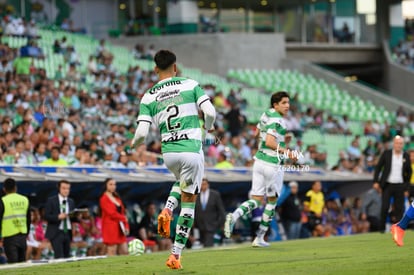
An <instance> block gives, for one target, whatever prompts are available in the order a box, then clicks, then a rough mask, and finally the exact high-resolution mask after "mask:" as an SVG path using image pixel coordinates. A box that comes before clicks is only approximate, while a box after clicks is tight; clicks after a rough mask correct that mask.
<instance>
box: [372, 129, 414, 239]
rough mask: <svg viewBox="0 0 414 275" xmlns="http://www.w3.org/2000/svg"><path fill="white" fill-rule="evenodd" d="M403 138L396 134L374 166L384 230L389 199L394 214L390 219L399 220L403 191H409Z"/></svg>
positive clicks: (408, 174)
mask: <svg viewBox="0 0 414 275" xmlns="http://www.w3.org/2000/svg"><path fill="white" fill-rule="evenodd" d="M403 148H404V138H403V137H401V136H396V137H395V138H394V143H393V148H392V149H390V150H386V151H385V152H384V153H383V154H382V155H381V157H380V159H379V161H378V164H377V166H376V167H375V173H374V183H379V185H380V187H381V189H382V207H381V224H380V231H382V232H384V231H385V223H386V219H387V216H388V210H389V207H390V199H391V198H393V199H394V205H393V206H394V209H395V211H394V215H393V217H391V221H393V222H394V223H395V222H396V221H398V220H400V219H401V218H402V216H403V214H404V197H405V193H406V192H407V194H408V192H409V191H410V178H411V174H412V170H411V162H410V157H409V155H408V153H406V152H404V151H403Z"/></svg>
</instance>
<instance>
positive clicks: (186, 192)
mask: <svg viewBox="0 0 414 275" xmlns="http://www.w3.org/2000/svg"><path fill="white" fill-rule="evenodd" d="M154 61H155V69H154V70H155V72H156V73H157V74H158V77H159V82H158V83H156V84H155V85H154V86H153V87H152V88H151V89H149V90H148V91H147V92H146V93H145V94H144V96H143V97H142V100H141V103H140V110H139V115H138V118H137V123H138V127H137V129H136V131H135V136H134V138H133V140H132V142H131V145H132V147H135V146H137V145H139V144H141V143H143V142H144V140H145V136H146V135H147V134H148V131H149V127H150V125H151V124H154V125H155V126H156V127H157V128H158V129H159V131H160V134H161V150H162V154H163V158H164V163H165V165H166V166H167V168H168V169H169V170H170V171H171V172H172V173H173V174H174V176H175V178H176V182H175V184H174V185H173V187H172V188H171V191H170V195H169V197H168V199H167V202H166V204H165V208H164V209H163V210H162V212H161V213H160V215H159V216H158V234H160V235H161V236H163V237H166V238H169V237H170V222H171V220H172V213H173V211H174V209H175V208H176V207H177V206H178V204H179V203H180V202H181V212H180V216H179V218H178V221H177V226H176V229H175V230H176V234H175V241H174V245H173V247H172V250H171V255H170V256H169V258H168V260H167V262H166V265H167V266H168V267H169V268H171V269H180V268H182V265H181V260H180V256H181V252H182V249H183V248H184V247H185V244H186V242H187V239H188V237H189V234H190V231H191V227H192V226H193V223H194V208H195V202H196V198H197V194H198V193H199V192H200V187H201V181H202V177H203V174H204V155H203V151H202V132H203V129H201V126H200V122H199V119H198V108H200V109H201V110H202V111H203V113H204V128H205V129H206V131H208V132H211V131H213V129H214V120H215V117H216V111H215V109H214V106H213V105H212V104H211V102H210V98H209V97H208V96H207V95H206V94H205V93H204V91H203V89H202V88H201V87H200V85H199V84H198V83H197V82H196V81H194V80H192V79H188V78H183V77H176V73H177V66H176V56H175V54H174V53H172V52H171V51H168V50H160V51H158V52H157V53H156V54H155V56H154Z"/></svg>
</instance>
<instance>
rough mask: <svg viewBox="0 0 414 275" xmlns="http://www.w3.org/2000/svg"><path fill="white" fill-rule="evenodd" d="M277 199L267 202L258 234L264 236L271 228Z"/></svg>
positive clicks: (260, 236)
mask: <svg viewBox="0 0 414 275" xmlns="http://www.w3.org/2000/svg"><path fill="white" fill-rule="evenodd" d="M276 204H277V201H275V202H268V203H266V206H265V209H264V211H263V214H262V220H261V221H260V225H259V229H258V230H257V232H256V236H257V237H259V238H263V237H264V235H265V234H266V232H267V230H268V229H269V225H270V222H271V221H272V218H273V216H274V215H275V208H276Z"/></svg>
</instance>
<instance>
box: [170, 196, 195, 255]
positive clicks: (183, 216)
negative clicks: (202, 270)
mask: <svg viewBox="0 0 414 275" xmlns="http://www.w3.org/2000/svg"><path fill="white" fill-rule="evenodd" d="M194 208H195V202H182V203H181V212H180V216H179V217H178V221H177V226H176V228H175V241H174V245H173V247H172V249H171V254H174V255H178V257H180V255H181V252H182V250H183V248H184V247H185V244H186V243H187V240H188V236H190V231H191V228H192V227H193V223H194Z"/></svg>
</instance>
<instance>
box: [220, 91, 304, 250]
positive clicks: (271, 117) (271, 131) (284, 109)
mask: <svg viewBox="0 0 414 275" xmlns="http://www.w3.org/2000/svg"><path fill="white" fill-rule="evenodd" d="M270 106H271V108H270V109H268V110H267V111H266V112H264V113H263V114H262V116H261V118H260V123H259V124H258V126H257V134H258V135H259V137H260V141H259V148H258V150H257V153H256V155H255V162H254V165H253V179H252V191H251V195H252V198H251V199H250V200H247V201H245V202H243V203H242V204H241V205H240V206H239V207H238V208H237V209H236V210H235V211H234V212H233V213H229V214H227V216H226V222H225V224H224V235H225V237H226V238H230V236H231V232H232V231H233V226H234V224H235V222H236V221H237V219H238V218H239V217H241V216H243V215H246V214H248V213H249V212H251V211H252V210H253V209H255V208H257V207H258V206H259V205H260V204H261V202H262V200H263V198H264V195H266V197H267V202H266V206H265V209H264V212H263V215H262V219H261V222H260V226H259V229H258V230H257V232H256V238H255V239H254V241H253V243H252V246H253V247H266V246H269V244H268V243H267V242H265V241H264V235H265V233H266V231H267V229H268V228H269V224H270V222H271V220H272V217H273V215H274V211H275V207H276V202H277V197H278V195H280V193H281V191H282V186H283V169H281V167H280V165H281V162H282V160H283V158H292V159H295V158H296V157H295V156H293V154H292V153H291V152H289V150H286V149H285V133H286V123H285V121H284V118H283V117H284V116H285V115H286V114H287V113H288V111H289V95H288V94H287V93H286V92H277V93H275V94H273V95H272V97H271V99H270Z"/></svg>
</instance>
